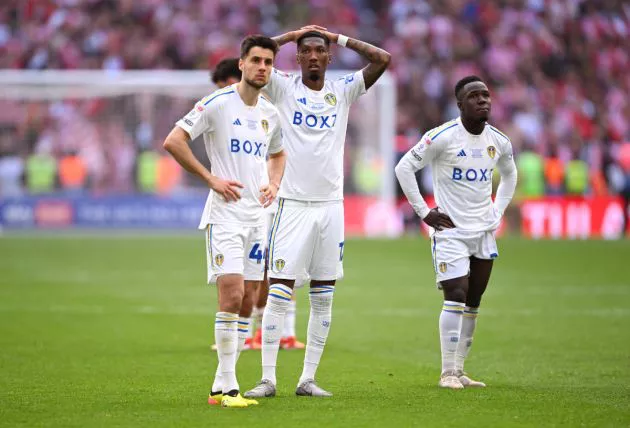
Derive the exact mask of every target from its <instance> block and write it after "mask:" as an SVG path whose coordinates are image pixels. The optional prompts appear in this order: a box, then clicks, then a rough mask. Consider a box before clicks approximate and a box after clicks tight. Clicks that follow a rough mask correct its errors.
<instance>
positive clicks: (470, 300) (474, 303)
mask: <svg viewBox="0 0 630 428" xmlns="http://www.w3.org/2000/svg"><path fill="white" fill-rule="evenodd" d="M480 304H481V296H477V295H468V296H466V306H469V307H471V308H478V307H479V305H480Z"/></svg>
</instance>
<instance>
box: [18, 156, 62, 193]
mask: <svg viewBox="0 0 630 428" xmlns="http://www.w3.org/2000/svg"><path fill="white" fill-rule="evenodd" d="M25 176H26V187H27V188H28V191H29V192H30V193H50V192H53V191H54V190H55V185H56V182H57V160H56V159H55V158H54V157H53V156H51V155H50V153H48V151H46V150H40V151H39V152H37V153H33V154H32V155H30V156H28V158H27V159H26V173H25Z"/></svg>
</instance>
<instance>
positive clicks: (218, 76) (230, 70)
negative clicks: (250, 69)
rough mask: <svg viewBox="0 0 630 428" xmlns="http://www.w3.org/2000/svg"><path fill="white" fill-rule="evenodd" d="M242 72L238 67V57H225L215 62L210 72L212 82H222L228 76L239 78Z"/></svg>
mask: <svg viewBox="0 0 630 428" xmlns="http://www.w3.org/2000/svg"><path fill="white" fill-rule="evenodd" d="M242 76H243V72H241V70H240V69H239V68H238V58H226V59H224V60H221V62H219V63H218V64H217V67H216V68H215V69H214V72H213V73H212V82H214V83H215V84H216V83H218V82H224V81H226V80H228V79H229V78H230V77H234V78H236V79H238V80H241V77H242Z"/></svg>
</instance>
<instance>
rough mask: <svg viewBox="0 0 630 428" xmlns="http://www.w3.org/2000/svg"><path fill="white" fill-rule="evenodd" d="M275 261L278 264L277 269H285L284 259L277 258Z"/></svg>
mask: <svg viewBox="0 0 630 428" xmlns="http://www.w3.org/2000/svg"><path fill="white" fill-rule="evenodd" d="M274 263H275V265H276V270H277V271H281V270H282V269H284V265H285V264H286V263H285V261H284V260H283V259H277V260H276V261H275V262H274Z"/></svg>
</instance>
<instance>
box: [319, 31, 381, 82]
mask: <svg viewBox="0 0 630 428" xmlns="http://www.w3.org/2000/svg"><path fill="white" fill-rule="evenodd" d="M325 34H326V36H327V37H328V38H329V39H330V41H331V42H333V43H337V40H338V39H339V34H334V33H329V32H325ZM346 47H348V48H350V49H352V50H353V51H355V52H357V53H359V54H360V55H361V56H363V57H364V58H365V59H367V60H368V61H370V63H369V64H368V65H367V66H366V67H365V68H364V69H363V80H364V81H365V89H369V88H370V86H372V85H373V84H374V83H375V82H376V81H377V80H378V78H379V77H381V75H382V74H383V73H384V72H385V70H386V69H387V67H388V66H389V63H390V61H391V59H392V56H391V54H390V53H389V52H387V51H386V50H384V49H381V48H377V47H376V46H374V45H371V44H369V43H366V42H362V41H361V40H357V39H352V38H348V42H347V43H346Z"/></svg>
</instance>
